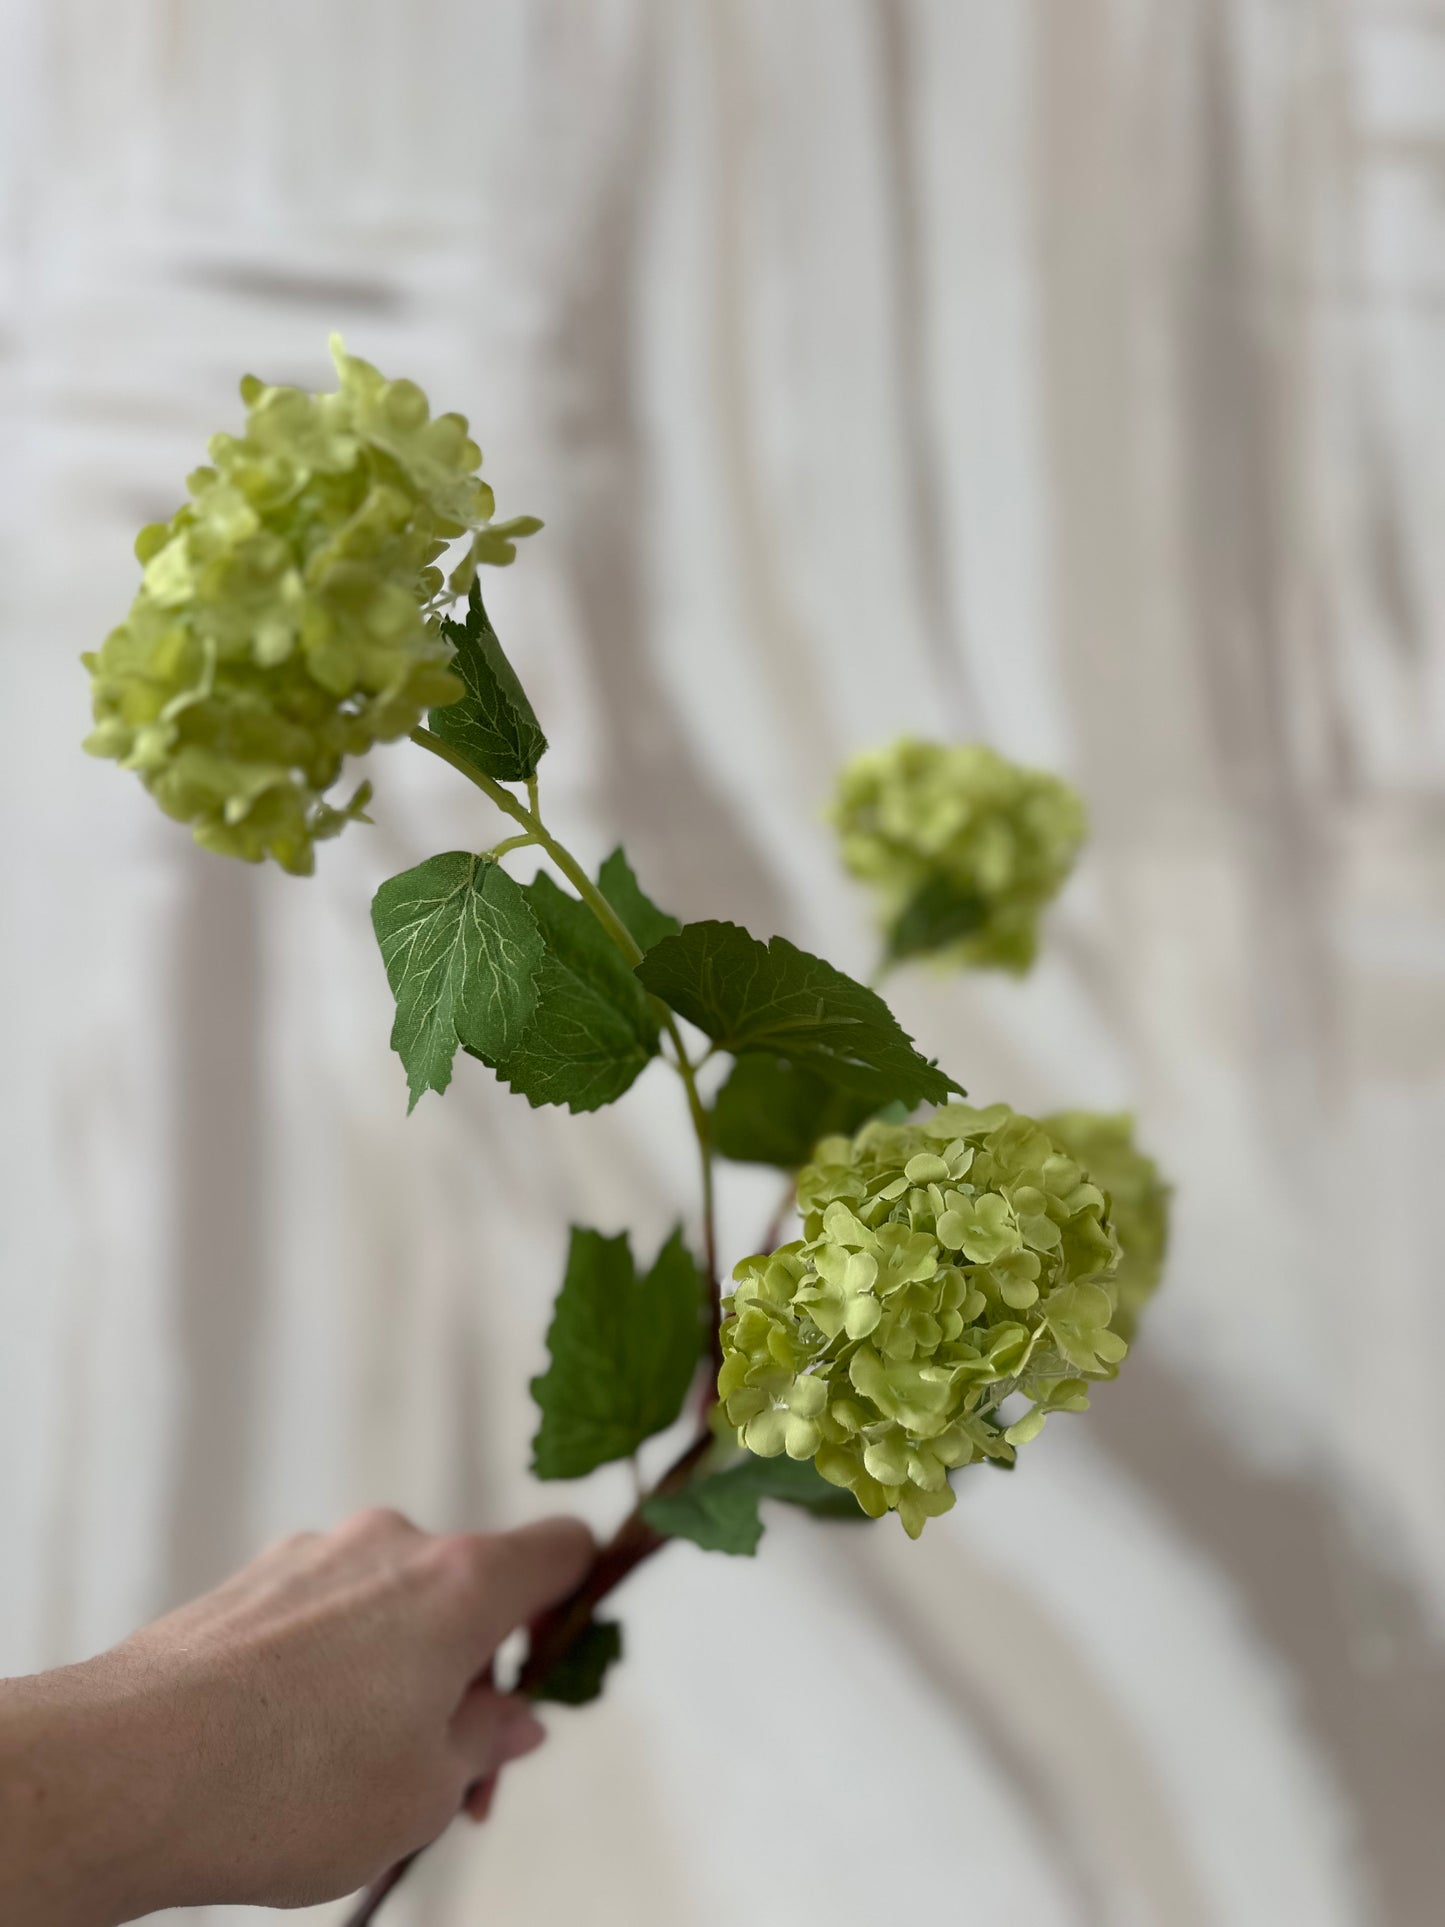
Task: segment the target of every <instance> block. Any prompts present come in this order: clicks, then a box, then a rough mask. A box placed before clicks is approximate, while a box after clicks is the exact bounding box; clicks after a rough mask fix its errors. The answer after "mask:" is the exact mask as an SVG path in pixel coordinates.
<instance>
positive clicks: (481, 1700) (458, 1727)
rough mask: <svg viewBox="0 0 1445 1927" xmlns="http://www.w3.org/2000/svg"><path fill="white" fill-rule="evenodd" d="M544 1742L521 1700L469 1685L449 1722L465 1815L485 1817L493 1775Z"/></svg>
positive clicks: (541, 1728) (541, 1731)
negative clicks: (462, 1782) (464, 1790)
mask: <svg viewBox="0 0 1445 1927" xmlns="http://www.w3.org/2000/svg"><path fill="white" fill-rule="evenodd" d="M546 1737H547V1731H546V1728H545V1727H544V1726H543V1725H542V1722H541V1721H540V1720H539V1719H538V1718H537V1716H536V1714H535V1713H534V1712H533V1711H532V1709H531V1707H530V1706H529V1705H528V1704H527V1702H526V1700H524V1699H518V1698H515V1697H513V1696H511V1695H509V1694H502V1693H499V1692H498V1691H497V1690H496V1688H495V1687H494V1686H491V1685H490V1684H485V1685H481V1686H474V1687H473V1688H472V1690H471V1692H470V1693H468V1694H467V1696H466V1698H465V1699H464V1700H463V1701H462V1703H461V1705H460V1706H459V1707H458V1708H457V1711H456V1714H455V1716H454V1718H453V1720H452V1723H451V1732H450V1739H451V1744H452V1750H453V1752H454V1753H455V1754H456V1755H457V1756H458V1758H459V1760H460V1762H461V1764H462V1767H463V1771H464V1778H465V1784H466V1786H467V1789H468V1792H467V1796H466V1801H465V1805H466V1810H467V1812H468V1813H470V1814H472V1816H473V1817H474V1818H476V1819H481V1818H483V1817H485V1813H486V1810H487V1808H488V1807H490V1805H491V1792H492V1789H493V1788H494V1787H495V1782H496V1778H497V1774H498V1773H499V1772H500V1771H501V1769H502V1768H503V1767H504V1766H506V1765H507V1764H508V1762H509V1761H512V1760H520V1759H522V1758H523V1757H524V1755H526V1754H528V1753H533V1752H535V1751H536V1749H537V1748H538V1747H539V1746H540V1745H541V1744H542V1742H543V1740H545V1739H546Z"/></svg>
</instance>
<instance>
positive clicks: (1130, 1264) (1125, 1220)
mask: <svg viewBox="0 0 1445 1927" xmlns="http://www.w3.org/2000/svg"><path fill="white" fill-rule="evenodd" d="M1039 1121H1040V1123H1041V1124H1042V1125H1043V1127H1044V1129H1045V1130H1046V1131H1047V1132H1048V1134H1049V1136H1050V1137H1051V1138H1052V1139H1053V1140H1054V1142H1055V1143H1056V1144H1057V1145H1058V1146H1059V1148H1060V1150H1063V1151H1066V1152H1067V1153H1068V1155H1069V1156H1070V1157H1071V1158H1076V1159H1077V1160H1078V1162H1079V1163H1080V1164H1082V1165H1083V1167H1084V1169H1085V1170H1086V1171H1087V1172H1088V1174H1089V1176H1090V1178H1091V1179H1092V1180H1093V1182H1094V1183H1095V1184H1097V1185H1098V1186H1099V1188H1100V1190H1101V1191H1103V1193H1104V1195H1105V1197H1106V1198H1107V1200H1108V1208H1109V1218H1110V1221H1111V1222H1112V1224H1113V1226H1114V1235H1115V1236H1116V1237H1117V1238H1118V1240H1119V1265H1118V1269H1117V1270H1116V1271H1115V1273H1114V1295H1115V1297H1116V1299H1117V1300H1118V1303H1117V1307H1116V1309H1115V1312H1114V1319H1113V1330H1115V1331H1116V1332H1118V1334H1119V1336H1120V1337H1121V1338H1123V1339H1127V1340H1128V1342H1129V1343H1130V1344H1132V1343H1133V1341H1134V1333H1135V1331H1136V1330H1137V1328H1138V1324H1139V1314H1140V1312H1141V1311H1142V1310H1143V1309H1144V1306H1145V1305H1146V1304H1147V1303H1148V1301H1149V1300H1150V1299H1151V1298H1152V1297H1153V1296H1154V1293H1155V1291H1156V1290H1157V1289H1158V1286H1159V1280H1160V1278H1161V1276H1162V1275H1163V1271H1164V1257H1165V1252H1166V1250H1167V1248H1168V1243H1169V1195H1170V1187H1169V1185H1168V1184H1166V1183H1165V1181H1164V1179H1163V1178H1162V1177H1161V1176H1160V1174H1159V1166H1158V1165H1157V1164H1156V1163H1155V1162H1154V1160H1153V1158H1151V1157H1150V1156H1149V1154H1148V1153H1147V1152H1146V1151H1141V1150H1140V1149H1139V1147H1138V1145H1137V1144H1136V1143H1135V1142H1134V1120H1133V1118H1132V1117H1131V1116H1130V1115H1129V1113H1128V1112H1127V1111H1112V1112H1106V1111H1055V1112H1053V1113H1052V1114H1051V1115H1050V1116H1048V1117H1045V1118H1041V1119H1040V1120H1039Z"/></svg>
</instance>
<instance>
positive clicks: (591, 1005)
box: [478, 871, 658, 1111]
mask: <svg viewBox="0 0 1445 1927" xmlns="http://www.w3.org/2000/svg"><path fill="white" fill-rule="evenodd" d="M524 894H525V898H526V901H527V903H528V905H529V906H530V908H531V911H532V914H533V916H534V918H535V919H536V923H537V927H538V929H539V930H540V931H541V935H542V939H543V942H544V943H545V946H546V948H545V954H544V955H543V957H542V961H541V965H540V967H539V969H538V972H537V998H536V1011H535V1014H534V1016H533V1018H532V1021H531V1023H530V1024H529V1025H528V1026H527V1029H526V1030H525V1032H524V1033H523V1034H522V1036H521V1037H520V1039H519V1040H517V1041H516V1042H515V1043H514V1044H513V1046H512V1048H511V1049H510V1050H508V1051H506V1052H505V1053H501V1052H498V1053H493V1054H488V1053H487V1052H485V1051H482V1052H479V1053H478V1055H479V1056H481V1057H483V1058H485V1060H486V1062H487V1063H489V1064H490V1065H491V1066H492V1068H493V1069H494V1070H495V1071H496V1073H497V1075H498V1077H500V1078H503V1079H504V1080H505V1081H506V1082H507V1083H508V1084H510V1085H511V1087H512V1089H513V1090H514V1091H516V1092H517V1093H518V1094H519V1096H522V1097H525V1098H526V1099H527V1100H528V1101H529V1102H530V1103H532V1104H534V1105H535V1104H565V1105H566V1106H567V1108H568V1110H569V1111H595V1110H598V1109H600V1107H601V1106H602V1105H604V1104H611V1103H613V1102H614V1101H615V1100H616V1099H617V1098H619V1097H621V1096H622V1094H623V1092H624V1091H626V1090H627V1089H628V1088H629V1087H630V1086H631V1085H632V1084H633V1083H634V1082H635V1080H636V1078H637V1076H638V1073H639V1072H640V1071H641V1070H642V1069H643V1067H644V1065H646V1064H647V1062H648V1061H649V1059H651V1058H653V1057H655V1056H656V1055H657V1044H658V1029H657V1019H656V1017H655V1016H654V1015H653V1010H652V1006H651V1005H650V1004H649V1003H648V1000H647V994H646V992H645V991H644V990H643V989H642V987H641V986H640V985H639V983H638V981H637V979H636V977H635V976H634V975H633V974H632V972H631V970H629V969H628V967H627V960H626V958H624V957H623V955H622V954H621V952H620V951H619V950H618V948H617V946H616V944H614V943H613V941H612V939H611V938H610V937H609V936H608V934H607V932H606V931H605V930H604V929H603V928H602V926H601V924H600V923H598V921H597V919H596V917H594V916H593V914H592V912H591V911H590V910H589V909H588V908H587V906H586V904H585V903H579V902H578V900H577V898H576V897H573V896H569V895H568V894H567V892H566V891H565V890H559V889H558V887H557V885H556V884H555V883H554V882H553V881H552V879H551V877H549V876H548V875H547V874H546V872H545V871H539V872H538V874H537V875H536V876H535V877H534V878H533V880H532V882H531V883H529V884H528V885H527V888H526V891H525V893H524Z"/></svg>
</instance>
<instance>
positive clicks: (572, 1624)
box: [345, 729, 722, 1927]
mask: <svg viewBox="0 0 1445 1927" xmlns="http://www.w3.org/2000/svg"><path fill="white" fill-rule="evenodd" d="M412 741H413V742H414V743H417V744H419V745H420V746H421V748H423V749H426V750H430V751H431V753H432V755H433V756H439V757H440V758H441V759H442V761H443V762H444V763H449V764H450V765H451V766H452V768H453V769H455V770H456V771H457V772H458V773H459V774H460V775H462V776H465V777H466V779H467V781H468V782H469V783H472V784H474V785H475V786H476V787H477V788H478V789H479V790H481V791H482V792H483V794H484V795H486V796H487V797H489V798H490V799H491V801H492V802H493V803H495V804H496V806H497V808H498V809H499V810H502V811H504V812H505V813H506V814H507V815H508V816H510V817H511V818H512V819H513V820H514V821H515V822H516V823H517V824H519V825H520V827H521V832H522V834H521V835H520V836H518V837H515V838H508V839H507V841H506V842H505V843H503V844H499V845H498V846H497V848H498V850H503V849H507V848H520V847H521V846H522V845H523V844H526V843H535V844H536V845H538V846H539V847H540V848H541V849H542V850H544V851H545V852H546V854H547V856H548V857H550V858H551V860H552V862H553V863H555V864H556V866H557V868H558V869H559V870H560V871H561V872H562V874H563V876H565V877H566V878H567V880H568V882H569V883H571V884H572V885H573V887H574V888H575V889H576V891H577V894H578V896H580V897H581V899H582V901H583V902H584V903H585V904H586V905H587V907H588V908H589V909H590V910H591V911H592V914H593V915H594V916H595V917H596V919H597V921H598V922H599V923H600V924H601V925H602V928H603V929H604V930H605V931H606V932H607V934H608V936H609V937H610V938H611V939H612V941H613V943H615V944H616V946H617V948H618V949H619V950H620V951H621V952H622V955H623V956H624V957H625V958H626V959H627V962H628V964H629V965H633V966H635V965H637V964H639V963H641V961H642V950H641V948H640V947H639V945H638V944H637V942H636V941H635V939H634V938H633V935H632V933H631V931H630V930H628V928H627V926H626V925H625V924H624V923H623V922H622V919H621V918H620V917H619V916H618V915H617V912H616V911H615V910H614V909H613V908H612V905H611V904H610V903H609V902H608V901H607V899H606V897H605V896H604V895H603V894H602V892H601V891H600V890H599V889H598V888H597V885H596V884H595V883H594V882H593V881H592V879H591V878H590V877H589V876H588V874H587V872H586V871H585V870H584V869H583V868H582V865H581V864H580V863H579V862H578V861H577V859H576V858H575V857H574V856H573V855H572V853H571V851H570V850H568V849H567V848H566V847H565V846H564V845H563V844H561V843H559V842H558V841H557V839H556V838H555V837H554V836H553V835H552V834H551V832H550V831H549V830H548V829H547V827H546V825H545V824H544V823H543V821H542V818H541V815H540V812H539V809H538V803H537V784H536V779H535V778H534V779H533V780H532V781H530V782H529V783H528V785H527V801H526V802H525V803H524V802H523V801H522V800H521V798H520V797H518V796H516V795H514V794H513V793H512V791H510V790H508V789H506V788H504V787H503V785H502V784H500V783H497V782H495V781H493V779H492V778H491V777H489V776H485V775H483V774H482V772H481V771H480V770H475V769H473V768H472V767H471V765H470V764H469V763H468V762H467V761H466V760H465V759H464V758H463V757H461V756H459V755H458V754H457V753H456V751H454V750H453V749H452V748H451V746H450V744H448V743H445V742H443V741H442V740H441V738H440V737H438V736H434V735H433V734H432V733H431V731H430V730H428V729H417V730H414V731H413V732H412ZM494 854H495V852H494ZM657 1008H658V1015H659V1019H660V1021H661V1023H662V1026H663V1029H664V1031H665V1032H666V1034H667V1038H668V1041H669V1043H670V1044H671V1046H672V1050H673V1052H674V1056H673V1057H671V1058H669V1060H668V1061H669V1062H670V1063H671V1064H672V1066H673V1068H674V1070H676V1072H677V1074H678V1076H679V1077H680V1078H681V1079H682V1082H683V1088H684V1089H685V1091H686V1093H687V1103H688V1112H689V1114H690V1116H691V1118H692V1125H693V1131H694V1134H695V1135H696V1138H697V1144H698V1153H699V1157H700V1160H701V1168H702V1217H703V1244H704V1255H705V1261H706V1268H707V1282H708V1298H709V1306H710V1317H711V1331H710V1354H711V1355H710V1358H709V1363H708V1373H707V1377H706V1379H705V1381H704V1384H703V1388H702V1394H703V1395H702V1400H701V1403H700V1407H699V1421H698V1431H697V1433H696V1436H695V1437H694V1438H693V1439H692V1441H691V1442H690V1444H689V1445H688V1446H687V1447H686V1448H685V1449H684V1450H683V1452H682V1453H681V1454H680V1455H679V1456H678V1457H677V1458H676V1459H675V1460H674V1461H673V1463H672V1464H671V1465H670V1466H669V1467H668V1469H667V1471H666V1472H665V1473H664V1474H663V1475H662V1477H661V1478H660V1479H659V1480H658V1482H657V1484H656V1485H655V1486H654V1487H653V1488H652V1491H651V1492H650V1493H647V1494H645V1495H643V1496H641V1497H639V1499H638V1502H637V1504H636V1505H635V1506H634V1507H633V1509H632V1511H631V1512H629V1513H628V1515H627V1517H626V1518H625V1519H624V1520H623V1521H622V1523H621V1525H619V1526H618V1528H617V1530H616V1531H615V1532H614V1533H613V1535H612V1537H611V1538H610V1539H609V1540H608V1541H607V1542H606V1544H605V1545H603V1546H600V1547H599V1548H598V1551H597V1555H596V1557H595V1558H594V1559H593V1561H592V1564H591V1565H590V1566H589V1567H588V1569H587V1571H586V1573H584V1575H583V1577H582V1579H581V1580H580V1582H579V1583H578V1585H577V1586H576V1587H575V1588H574V1590H573V1591H572V1592H571V1593H569V1594H568V1596H567V1597H566V1598H565V1599H563V1600H560V1601H559V1602H558V1603H557V1605H555V1606H553V1607H551V1608H550V1609H549V1610H548V1611H547V1612H545V1613H543V1614H541V1615H540V1617H539V1618H538V1619H536V1620H535V1621H534V1622H533V1623H532V1625H531V1626H530V1627H529V1628H528V1649H527V1657H526V1659H525V1661H524V1662H523V1664H522V1667H521V1669H520V1671H519V1672H518V1675H517V1679H516V1683H515V1687H514V1690H515V1691H517V1692H519V1693H525V1694H528V1695H531V1694H533V1693H535V1691H536V1690H537V1688H538V1687H540V1686H541V1685H542V1684H543V1683H544V1682H545V1680H546V1679H547V1677H548V1675H549V1674H550V1673H551V1672H552V1671H553V1669H554V1668H555V1667H556V1665H557V1664H558V1662H559V1661H560V1660H562V1659H564V1658H565V1657H566V1655H567V1653H568V1652H569V1651H570V1649H571V1647H572V1646H573V1644H574V1643H575V1641H576V1640H578V1639H579V1638H580V1637H581V1636H582V1634H583V1633H584V1632H585V1631H586V1629H587V1627H588V1626H589V1625H590V1623H591V1620H592V1614H593V1610H594V1609H595V1607H596V1606H597V1604H598V1603H599V1601H601V1600H602V1599H605V1598H606V1597H607V1595H608V1594H609V1593H610V1592H611V1591H612V1590H613V1589H614V1588H615V1587H616V1586H618V1585H620V1584H621V1582H622V1581H623V1580H624V1579H625V1578H626V1577H627V1575H628V1574H629V1573H630V1572H632V1571H633V1570H634V1569H635V1568H636V1567H637V1566H639V1565H641V1563H642V1562H643V1560H644V1559H650V1558H651V1557H652V1555H653V1553H655V1552H657V1551H658V1550H659V1549H660V1548H661V1547H662V1546H664V1545H665V1544H666V1543H667V1541H666V1540H665V1538H664V1537H663V1536H662V1534H660V1533H658V1532H655V1531H654V1530H653V1528H652V1527H651V1526H650V1525H648V1523H647V1521H646V1520H645V1519H644V1518H643V1516H642V1507H643V1504H644V1503H645V1500H646V1499H647V1498H653V1497H658V1496H662V1495H665V1494H668V1493H672V1492H675V1491H677V1489H678V1488H679V1487H680V1486H683V1485H685V1484H686V1483H687V1481H688V1480H689V1479H690V1478H691V1477H692V1474H693V1472H694V1470H695V1469H696V1467H697V1465H698V1462H699V1461H700V1460H701V1459H702V1458H703V1457H704V1456H705V1454H706V1453H707V1451H708V1450H709V1448H710V1447H711V1446H712V1444H713V1435H712V1430H711V1427H710V1426H709V1424H708V1415H709V1412H710V1410H711V1407H712V1404H713V1401H714V1392H713V1386H714V1384H715V1382H716V1377H717V1366H718V1363H719V1362H720V1359H721V1341H720V1337H719V1332H720V1327H721V1320H722V1299H721V1291H720V1287H719V1281H718V1265H717V1229H716V1216H715V1210H714V1203H713V1172H712V1141H711V1133H710V1131H709V1129H708V1115H707V1109H706V1107H705V1105H704V1104H703V1101H702V1096H701V1093H700V1092H699V1090H698V1087H697V1076H696V1067H695V1066H694V1064H693V1062H692V1060H691V1058H690V1057H689V1056H688V1053H687V1046H686V1045H685V1044H684V1043H683V1040H682V1034H681V1032H680V1031H679V1030H678V1027H677V1020H676V1019H675V1018H674V1016H673V1014H672V1012H671V1011H670V1010H668V1009H667V1008H666V1006H665V1005H661V1004H659V1005H658V1007H657ZM416 1858H417V1855H416V1854H412V1855H410V1856H409V1857H408V1858H407V1859H405V1860H400V1861H398V1862H397V1863H396V1865H395V1866H393V1867H390V1868H388V1870H387V1871H386V1872H385V1873H384V1874H382V1875H381V1877H380V1878H379V1879H378V1880H376V1881H374V1882H373V1883H372V1885H371V1886H370V1887H369V1888H368V1889H367V1890H366V1892H365V1893H364V1894H363V1895H362V1897H361V1899H360V1900H359V1901H358V1903H357V1905H356V1907H355V1909H354V1910H353V1912H352V1913H351V1914H350V1915H349V1916H348V1917H347V1921H346V1923H345V1927H367V1923H368V1922H370V1921H372V1920H374V1919H375V1918H376V1916H377V1914H378V1913H379V1912H380V1910H381V1907H382V1905H383V1904H384V1902H385V1901H386V1899H387V1896H388V1895H389V1894H391V1893H393V1892H394V1891H395V1890H396V1888H397V1887H398V1886H399V1885H400V1883H401V1882H402V1880H404V1879H405V1878H406V1875H407V1872H408V1870H409V1869H410V1867H411V1865H412V1862H413V1861H414V1860H416Z"/></svg>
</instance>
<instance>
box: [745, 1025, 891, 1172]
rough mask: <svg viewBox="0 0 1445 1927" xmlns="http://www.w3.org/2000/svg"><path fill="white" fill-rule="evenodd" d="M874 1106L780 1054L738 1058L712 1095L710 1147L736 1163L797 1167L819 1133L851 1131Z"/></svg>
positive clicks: (803, 1161) (872, 1103) (820, 1134)
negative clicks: (717, 1090)
mask: <svg viewBox="0 0 1445 1927" xmlns="http://www.w3.org/2000/svg"><path fill="white" fill-rule="evenodd" d="M876 1108H877V1106H876V1104H875V1102H874V1100H873V1098H872V1097H871V1096H867V1095H860V1094H859V1093H858V1092H857V1091H849V1090H843V1089H840V1087H839V1086H838V1085H837V1084H834V1083H831V1082H830V1081H829V1080H828V1079H827V1078H825V1077H819V1076H817V1075H815V1074H814V1072H812V1071H804V1070H799V1069H798V1067H797V1065H795V1064H789V1063H787V1062H785V1061H784V1059H782V1058H781V1057H764V1056H761V1055H760V1054H758V1053H757V1052H752V1053H750V1054H749V1055H748V1056H746V1057H740V1058H739V1059H738V1061H737V1062H736V1064H734V1065H733V1067H732V1070H731V1071H730V1073H729V1074H728V1078H727V1082H726V1083H725V1084H724V1085H723V1087H722V1089H721V1090H720V1091H719V1092H718V1094H717V1099H716V1101H715V1102H714V1104H713V1112H712V1141H713V1148H714V1150H716V1151H717V1152H718V1153H719V1154H720V1155H721V1156H722V1157H725V1158H732V1159H733V1160H734V1161H735V1162H737V1163H739V1164H776V1165H778V1166H779V1167H780V1168H781V1169H782V1170H784V1171H796V1170H797V1169H798V1167H799V1165H803V1164H806V1163H807V1162H808V1159H809V1158H810V1157H811V1156H812V1153H813V1146H814V1145H815V1144H816V1143H817V1142H818V1139H819V1138H820V1137H831V1136H832V1135H833V1133H834V1132H846V1133H848V1134H850V1135H851V1133H852V1132H854V1131H856V1130H857V1128H858V1126H859V1125H860V1124H862V1123H863V1122H864V1121H865V1120H866V1119H867V1118H868V1117H870V1116H871V1115H872V1113H873V1112H874V1111H875V1110H876Z"/></svg>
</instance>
